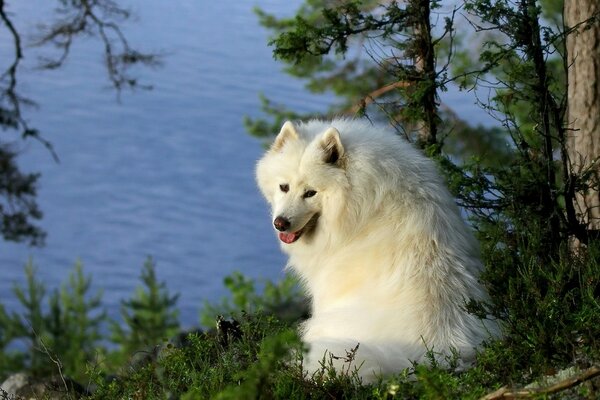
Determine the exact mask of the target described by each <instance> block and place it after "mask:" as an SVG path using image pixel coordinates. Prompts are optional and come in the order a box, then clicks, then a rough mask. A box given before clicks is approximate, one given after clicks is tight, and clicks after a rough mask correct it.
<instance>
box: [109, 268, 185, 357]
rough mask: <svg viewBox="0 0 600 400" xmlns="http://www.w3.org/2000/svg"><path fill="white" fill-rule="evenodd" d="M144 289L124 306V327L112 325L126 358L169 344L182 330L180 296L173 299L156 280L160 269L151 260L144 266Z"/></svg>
mask: <svg viewBox="0 0 600 400" xmlns="http://www.w3.org/2000/svg"><path fill="white" fill-rule="evenodd" d="M140 279H141V280H142V284H143V285H142V286H139V287H138V288H137V290H136V292H135V295H134V296H133V297H132V298H131V299H128V300H123V301H122V302H121V317H122V318H123V322H124V325H121V324H119V323H117V322H115V321H112V323H111V331H112V336H111V339H112V341H113V342H115V343H117V344H119V345H121V349H122V351H123V354H124V355H131V354H133V353H135V352H136V351H139V350H144V349H147V348H148V347H153V346H156V345H159V344H160V343H162V342H165V341H166V340H167V339H169V338H170V337H171V336H173V335H174V334H176V333H177V331H178V329H179V321H178V311H177V310H176V309H175V306H176V304H177V299H178V298H179V295H178V294H175V295H171V294H169V291H168V290H167V287H166V284H165V283H164V282H159V281H158V278H157V277H156V266H155V264H154V262H153V261H152V259H151V258H148V259H147V260H146V262H145V263H144V266H143V269H142V274H141V277H140Z"/></svg>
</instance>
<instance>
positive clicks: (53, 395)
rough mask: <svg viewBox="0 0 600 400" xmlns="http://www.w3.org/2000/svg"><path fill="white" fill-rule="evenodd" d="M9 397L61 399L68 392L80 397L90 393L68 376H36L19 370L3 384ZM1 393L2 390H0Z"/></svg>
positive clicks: (2, 387)
mask: <svg viewBox="0 0 600 400" xmlns="http://www.w3.org/2000/svg"><path fill="white" fill-rule="evenodd" d="M0 388H1V389H2V390H4V391H5V392H6V394H7V397H6V398H7V399H10V400H12V399H27V400H29V399H48V400H59V399H64V398H66V397H67V393H68V394H71V395H74V397H76V398H78V397H81V396H83V395H86V394H88V393H87V391H86V390H85V388H84V387H83V386H81V385H80V384H79V383H77V382H76V381H74V380H73V379H70V378H68V377H61V376H58V375H55V376H51V377H45V378H34V377H31V376H28V375H26V374H25V373H23V372H19V373H16V374H13V375H11V376H9V377H8V378H7V379H6V380H5V381H4V383H2V386H0ZM0 393H1V392H0Z"/></svg>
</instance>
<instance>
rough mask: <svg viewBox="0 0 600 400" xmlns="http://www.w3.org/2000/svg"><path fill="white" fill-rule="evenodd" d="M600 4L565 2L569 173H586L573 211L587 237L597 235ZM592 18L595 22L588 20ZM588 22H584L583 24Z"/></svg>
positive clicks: (599, 213)
mask: <svg viewBox="0 0 600 400" xmlns="http://www.w3.org/2000/svg"><path fill="white" fill-rule="evenodd" d="M599 13H600V2H599V1H598V0H565V5H564V18H565V24H566V27H567V29H571V28H576V29H574V31H573V32H571V33H570V34H569V35H568V36H567V40H566V46H567V66H568V92H567V95H568V108H567V123H568V128H569V131H568V132H569V133H568V139H567V149H568V153H569V158H570V161H571V168H572V169H571V171H572V173H574V174H576V175H579V176H581V174H583V173H585V172H586V171H588V172H589V173H590V180H588V181H587V182H588V185H589V186H590V187H589V188H588V189H584V190H580V191H579V192H577V194H576V199H575V209H576V210H577V213H578V217H579V220H580V223H582V224H584V225H585V227H586V228H587V229H588V231H589V232H590V234H592V231H595V232H596V233H597V232H598V231H600V192H599V190H598V186H599V185H598V184H599V182H600V167H599V166H600V18H599ZM593 17H595V19H591V18H593ZM585 21H587V22H585Z"/></svg>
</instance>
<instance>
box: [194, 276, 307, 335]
mask: <svg viewBox="0 0 600 400" xmlns="http://www.w3.org/2000/svg"><path fill="white" fill-rule="evenodd" d="M223 283H224V285H225V287H226V288H227V289H228V290H229V292H230V296H229V297H224V298H223V299H221V302H220V303H218V304H212V303H210V302H208V301H205V302H204V307H203V309H202V312H201V314H200V324H202V325H203V326H206V327H212V326H214V323H215V319H216V318H217V316H218V315H237V314H239V313H240V312H241V311H242V310H243V311H245V312H246V313H248V314H255V313H257V312H261V313H265V314H275V315H277V316H278V318H280V319H282V320H285V321H289V322H295V321H297V320H299V319H301V318H302V317H303V316H306V314H307V313H308V308H307V303H306V301H305V300H304V297H303V295H302V290H301V289H300V287H299V284H298V280H297V279H296V277H294V276H293V275H291V274H287V275H286V276H285V277H284V278H283V279H282V280H281V281H279V282H272V281H269V280H267V281H265V282H264V288H263V290H262V293H260V292H258V291H257V289H256V286H257V284H256V282H255V281H254V280H253V279H250V278H248V277H246V276H244V275H243V274H242V273H241V272H238V271H236V272H234V273H232V274H231V275H228V276H227V277H225V279H224V280H223Z"/></svg>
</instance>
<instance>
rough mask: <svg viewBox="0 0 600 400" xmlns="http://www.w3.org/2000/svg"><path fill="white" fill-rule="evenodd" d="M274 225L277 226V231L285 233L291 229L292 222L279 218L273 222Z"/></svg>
mask: <svg viewBox="0 0 600 400" xmlns="http://www.w3.org/2000/svg"><path fill="white" fill-rule="evenodd" d="M273 225H274V226H275V229H277V230H278V231H280V232H283V231H286V230H287V229H288V228H289V227H290V221H288V220H287V219H285V218H283V217H277V218H275V221H273Z"/></svg>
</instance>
